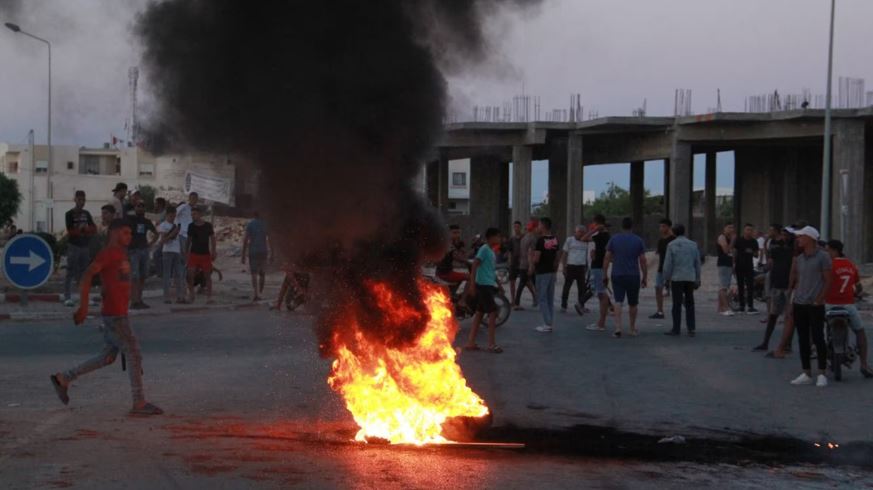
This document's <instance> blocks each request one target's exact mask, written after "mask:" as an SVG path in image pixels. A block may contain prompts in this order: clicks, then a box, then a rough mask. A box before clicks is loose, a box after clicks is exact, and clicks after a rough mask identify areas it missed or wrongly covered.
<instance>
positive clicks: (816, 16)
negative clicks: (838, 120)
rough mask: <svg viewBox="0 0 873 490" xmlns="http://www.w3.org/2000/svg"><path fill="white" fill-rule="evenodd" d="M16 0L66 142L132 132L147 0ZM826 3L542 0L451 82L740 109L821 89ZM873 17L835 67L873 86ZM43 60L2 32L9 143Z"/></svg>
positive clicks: (610, 101) (847, 23) (496, 20)
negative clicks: (49, 81) (679, 95)
mask: <svg viewBox="0 0 873 490" xmlns="http://www.w3.org/2000/svg"><path fill="white" fill-rule="evenodd" d="M7 3H9V0H0V6H2V5H3V4H7ZM18 3H20V4H22V5H21V7H19V8H17V9H12V10H11V11H10V9H8V8H0V22H9V21H12V22H16V23H19V24H20V25H21V26H22V27H23V28H25V29H28V30H30V31H32V32H33V33H35V34H38V35H41V36H43V37H46V38H49V39H50V40H51V41H52V43H53V56H54V64H53V69H54V92H53V94H54V127H53V131H54V133H53V140H54V141H55V143H63V144H80V145H99V144H101V143H102V142H104V141H108V139H109V137H110V134H115V135H117V136H123V135H124V123H125V120H126V118H127V117H128V115H129V111H130V108H129V107H130V106H129V102H128V100H129V99H128V97H129V91H128V77H127V70H128V68H129V67H130V66H134V65H136V64H137V51H138V50H137V47H136V46H135V45H134V43H133V40H132V38H131V35H130V25H131V23H132V21H133V20H134V16H135V14H136V12H137V11H138V10H139V9H140V8H142V6H143V5H144V0H65V1H60V0H26V1H23V2H18ZM829 5H830V2H829V1H827V0H766V1H764V0H657V1H653V0H544V2H543V4H542V5H541V6H540V7H538V8H536V9H532V10H528V11H526V12H524V13H523V14H515V13H514V14H505V13H503V14H500V15H494V16H492V17H491V19H492V21H491V22H490V23H489V26H488V29H489V31H490V32H491V34H492V37H493V39H494V41H493V44H494V48H495V50H494V51H495V52H494V56H493V57H492V61H491V62H489V63H487V64H483V65H481V66H476V67H472V68H471V69H470V70H469V72H468V73H466V74H464V75H463V76H457V77H453V78H452V79H450V87H451V92H452V96H453V100H454V106H453V110H454V111H456V112H458V113H459V114H460V115H461V116H462V117H463V116H469V110H470V107H471V106H472V104H474V103H477V104H482V105H486V104H490V105H500V104H501V103H502V102H504V101H507V100H510V99H511V97H512V96H513V95H515V94H518V93H521V90H522V85H524V88H525V91H526V93H528V94H533V95H539V96H540V97H541V99H542V106H543V110H544V111H545V110H548V109H551V108H557V107H560V108H565V107H566V106H567V105H568V104H569V95H570V94H571V93H579V94H581V95H582V103H583V105H584V106H585V108H586V112H587V111H588V110H591V109H595V110H596V111H597V112H598V113H599V114H600V115H601V116H606V115H630V114H631V111H632V110H633V109H635V108H637V107H639V106H640V105H641V104H642V101H643V99H644V98H645V99H647V101H648V102H647V105H648V113H649V114H650V115H672V111H673V90H674V89H675V88H680V87H681V88H687V89H692V90H693V100H694V105H693V110H694V112H696V113H702V112H706V110H707V108H709V107H714V106H715V103H716V97H715V93H716V89H719V88H720V89H721V93H722V103H723V107H724V110H726V111H742V110H743V101H744V97H745V96H746V95H750V94H760V93H767V92H772V91H773V90H774V89H779V91H780V93H783V94H784V93H799V92H800V91H801V90H802V89H803V88H809V89H811V90H812V91H813V93H824V88H825V69H826V61H827V28H828V9H829ZM871 19H873V0H837V19H836V25H837V27H836V38H835V59H834V75H835V77H838V76H841V75H842V76H853V77H859V78H866V79H867V80H868V81H869V85H868V88H867V90H873V56H871V51H870V47H871V46H873V29H871V27H870V25H871V24H870V22H871ZM45 70H46V57H45V48H44V46H43V45H41V44H40V43H38V42H36V41H33V40H31V39H27V38H25V37H23V36H21V35H15V34H13V33H12V32H10V31H9V30H6V29H0V141H5V142H11V143H23V142H24V141H25V140H26V135H27V131H28V130H29V129H31V128H33V129H35V130H36V134H37V140H38V141H44V140H45V110H46V105H45V104H46V102H45V94H46V74H45ZM618 177H619V178H623V177H622V175H618ZM608 178H609V175H607V180H608ZM649 180H650V179H647V183H649ZM653 180H654V181H657V178H653ZM598 185H599V184H598ZM719 185H721V182H720V184H719ZM586 187H588V185H586ZM534 195H535V196H536V195H538V193H537V191H536V190H535V192H534Z"/></svg>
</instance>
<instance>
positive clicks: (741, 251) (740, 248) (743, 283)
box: [734, 223, 758, 315]
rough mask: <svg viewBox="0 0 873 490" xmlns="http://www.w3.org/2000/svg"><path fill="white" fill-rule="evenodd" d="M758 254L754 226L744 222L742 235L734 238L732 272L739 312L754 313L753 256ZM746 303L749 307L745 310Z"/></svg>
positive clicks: (756, 311) (755, 311) (755, 312)
mask: <svg viewBox="0 0 873 490" xmlns="http://www.w3.org/2000/svg"><path fill="white" fill-rule="evenodd" d="M757 256H758V239H757V238H756V237H755V226H754V225H751V224H748V223H747V224H746V226H744V227H743V234H742V236H739V237H737V238H736V239H735V240H734V274H736V276H737V295H738V296H739V297H740V298H739V299H740V311H739V312H740V313H742V312H744V311H745V312H747V313H748V314H749V315H755V314H757V313H758V310H756V309H755V305H754V301H755V299H754V298H755V266H754V258H755V257H757ZM746 303H748V305H749V309H748V310H746Z"/></svg>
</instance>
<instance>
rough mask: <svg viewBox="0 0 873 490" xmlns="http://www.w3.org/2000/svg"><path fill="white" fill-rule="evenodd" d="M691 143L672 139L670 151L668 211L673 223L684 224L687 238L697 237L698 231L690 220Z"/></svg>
mask: <svg viewBox="0 0 873 490" xmlns="http://www.w3.org/2000/svg"><path fill="white" fill-rule="evenodd" d="M693 163H694V162H693V159H692V155H691V145H690V144H688V143H686V142H684V141H679V140H677V139H674V140H673V150H672V151H671V152H670V168H669V173H670V193H669V195H670V208H669V209H670V212H669V217H670V220H671V221H673V223H682V224H684V225H685V229H686V230H687V231H686V233H687V235H688V237H689V238H695V239H696V238H698V236H697V235H699V234H700V233H699V232H698V231H696V230H694V227H693V223H692V221H691V172H692V167H693V166H694V165H693Z"/></svg>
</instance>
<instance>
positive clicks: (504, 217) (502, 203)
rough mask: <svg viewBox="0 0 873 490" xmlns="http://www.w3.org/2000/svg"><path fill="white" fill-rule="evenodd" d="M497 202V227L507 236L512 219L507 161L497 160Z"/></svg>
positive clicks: (510, 229) (510, 228)
mask: <svg viewBox="0 0 873 490" xmlns="http://www.w3.org/2000/svg"><path fill="white" fill-rule="evenodd" d="M498 178H499V182H498V184H497V185H498V187H499V189H498V194H499V195H498V199H499V201H498V204H499V209H498V213H497V217H498V219H497V227H498V228H500V230H501V231H502V232H503V234H504V236H506V237H508V236H509V235H510V232H511V231H512V220H510V217H509V162H499V165H498Z"/></svg>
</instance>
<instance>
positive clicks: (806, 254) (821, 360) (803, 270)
mask: <svg viewBox="0 0 873 490" xmlns="http://www.w3.org/2000/svg"><path fill="white" fill-rule="evenodd" d="M789 231H791V232H792V233H794V235H795V236H796V237H797V240H798V243H799V245H800V248H802V249H803V253H801V254H800V255H798V256H797V257H795V258H794V263H793V264H792V266H791V276H790V278H789V282H788V289H793V290H794V304H793V306H794V308H793V309H794V326H795V328H796V329H797V334H798V340H799V341H800V362H801V365H802V367H803V373H801V374H800V376H798V377H797V378H795V379H794V380H793V381H791V384H793V385H809V384H812V383H813V378H812V371H811V369H810V356H811V350H812V349H811V347H810V344H809V336H810V333H812V340H813V342H815V348H816V361H817V362H818V370H819V375H818V377H817V379H816V380H815V381H814V382H815V385H816V386H818V387H820V388H823V387H825V386H827V385H828V379H827V377H826V376H825V371H826V370H827V366H828V363H827V344H825V338H824V323H825V296H826V295H827V292H828V290H829V289H830V285H831V280H832V279H831V257H830V255H828V254H827V252H825V251H824V250H822V249H821V248H820V247H819V246H818V237H819V235H818V230H816V229H815V228H813V227H811V226H804V227H803V228H801V229H799V230H793V229H792V230H789Z"/></svg>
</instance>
